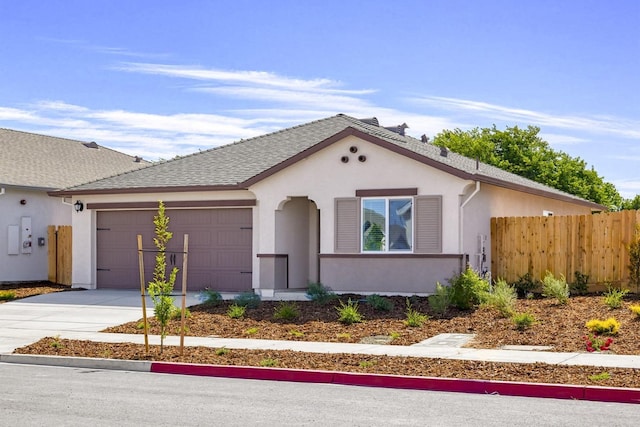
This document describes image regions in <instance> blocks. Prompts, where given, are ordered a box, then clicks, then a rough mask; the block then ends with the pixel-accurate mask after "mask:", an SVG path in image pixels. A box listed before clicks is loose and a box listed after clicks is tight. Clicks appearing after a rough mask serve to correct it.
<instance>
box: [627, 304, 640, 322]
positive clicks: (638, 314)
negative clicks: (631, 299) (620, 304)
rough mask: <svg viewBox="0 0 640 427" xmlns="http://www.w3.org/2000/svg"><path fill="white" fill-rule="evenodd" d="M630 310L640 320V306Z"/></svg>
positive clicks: (630, 307)
mask: <svg viewBox="0 0 640 427" xmlns="http://www.w3.org/2000/svg"><path fill="white" fill-rule="evenodd" d="M629 310H631V312H632V313H633V314H635V315H636V319H640V305H632V306H629Z"/></svg>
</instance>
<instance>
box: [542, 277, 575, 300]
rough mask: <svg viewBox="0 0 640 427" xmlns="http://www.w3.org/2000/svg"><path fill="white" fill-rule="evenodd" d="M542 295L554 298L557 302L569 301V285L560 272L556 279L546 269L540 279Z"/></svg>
mask: <svg viewBox="0 0 640 427" xmlns="http://www.w3.org/2000/svg"><path fill="white" fill-rule="evenodd" d="M542 296H544V297H546V298H555V299H556V300H557V301H558V304H566V303H567V302H569V285H568V284H567V281H566V280H565V278H564V276H563V275H562V274H561V275H560V278H559V279H556V278H555V277H554V276H553V274H552V273H551V272H549V271H547V274H546V275H545V276H544V279H542Z"/></svg>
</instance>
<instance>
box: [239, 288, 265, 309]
mask: <svg viewBox="0 0 640 427" xmlns="http://www.w3.org/2000/svg"><path fill="white" fill-rule="evenodd" d="M233 300H234V301H235V303H236V305H239V306H242V307H246V308H258V306H259V305H260V295H258V294H255V293H253V292H242V293H241V294H240V295H238V296H236V297H235V298H234V299H233Z"/></svg>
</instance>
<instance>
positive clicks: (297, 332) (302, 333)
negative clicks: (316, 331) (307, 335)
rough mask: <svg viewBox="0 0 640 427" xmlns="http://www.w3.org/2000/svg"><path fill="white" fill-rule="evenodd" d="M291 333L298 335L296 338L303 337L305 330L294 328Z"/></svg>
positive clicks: (294, 335)
mask: <svg viewBox="0 0 640 427" xmlns="http://www.w3.org/2000/svg"><path fill="white" fill-rule="evenodd" d="M289 334H291V336H293V337H296V338H301V337H303V336H304V332H302V331H299V330H297V329H292V330H290V331H289Z"/></svg>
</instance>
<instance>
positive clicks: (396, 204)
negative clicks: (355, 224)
mask: <svg viewBox="0 0 640 427" xmlns="http://www.w3.org/2000/svg"><path fill="white" fill-rule="evenodd" d="M412 211H413V199H411V198H365V199H362V240H361V241H362V251H363V252H391V251H405V252H408V251H411V250H412V248H413V214H412Z"/></svg>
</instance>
